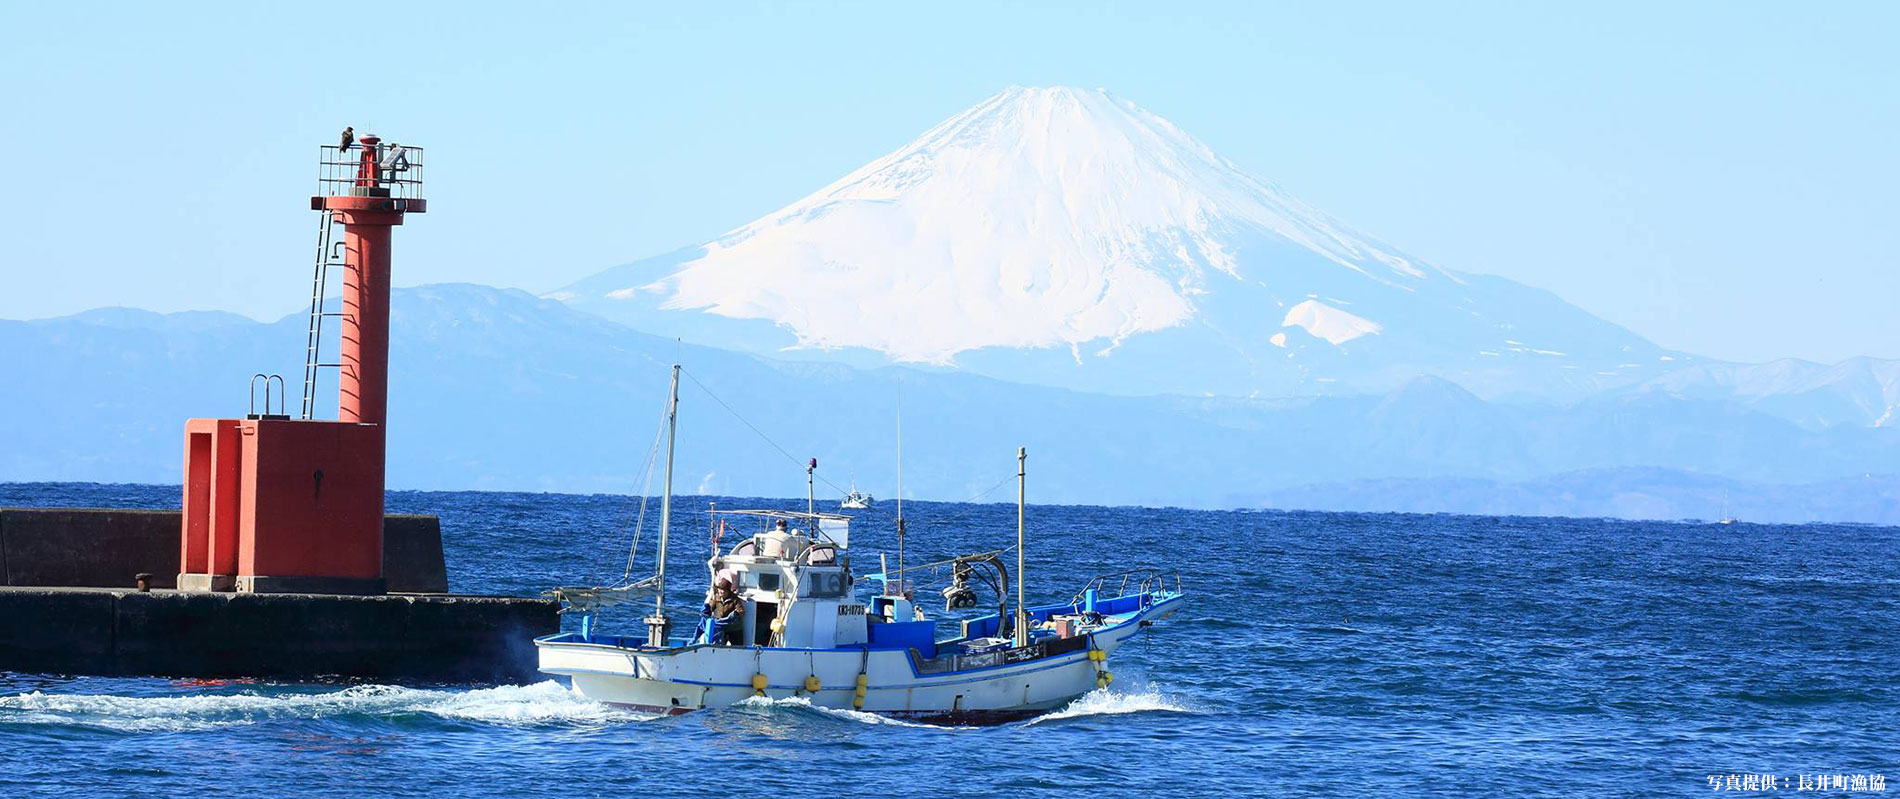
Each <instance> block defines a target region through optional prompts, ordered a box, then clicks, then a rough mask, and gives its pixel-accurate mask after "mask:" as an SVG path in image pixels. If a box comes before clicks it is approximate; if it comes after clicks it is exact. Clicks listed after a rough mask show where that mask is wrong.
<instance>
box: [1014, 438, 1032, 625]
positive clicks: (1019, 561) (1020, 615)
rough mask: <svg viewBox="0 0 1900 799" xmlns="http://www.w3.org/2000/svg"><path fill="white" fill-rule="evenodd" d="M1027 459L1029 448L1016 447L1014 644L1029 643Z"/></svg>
mask: <svg viewBox="0 0 1900 799" xmlns="http://www.w3.org/2000/svg"><path fill="white" fill-rule="evenodd" d="M1028 460H1029V448H1028V447H1017V448H1016V636H1015V638H1016V640H1015V645H1016V646H1028V645H1029V606H1028V605H1025V604H1023V583H1026V582H1028V580H1027V579H1025V578H1027V577H1028V572H1027V571H1026V570H1024V568H1023V501H1024V498H1025V492H1024V481H1025V477H1026V475H1027V474H1028V470H1027V469H1026V468H1024V467H1025V465H1026V464H1027V462H1028Z"/></svg>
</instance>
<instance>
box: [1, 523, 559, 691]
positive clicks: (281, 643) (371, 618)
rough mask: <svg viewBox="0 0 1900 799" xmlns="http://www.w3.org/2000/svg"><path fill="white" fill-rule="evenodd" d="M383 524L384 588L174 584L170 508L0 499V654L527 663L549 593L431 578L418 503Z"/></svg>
mask: <svg viewBox="0 0 1900 799" xmlns="http://www.w3.org/2000/svg"><path fill="white" fill-rule="evenodd" d="M383 534H384V549H383V557H384V574H385V575H386V577H387V579H388V584H389V587H390V591H391V593H389V594H386V595H381V596H343V595H334V594H289V593H284V594H253V593H232V592H204V591H175V590H170V586H172V585H173V584H174V582H175V580H176V578H177V572H178V563H179V512H178V511H149V510H123V509H68V508H0V575H3V576H4V577H5V586H4V587H0V670H4V671H21V672H47V673H61V674H103V675H158V676H172V677H270V678H283V679H297V678H330V677H340V678H363V679H378V680H410V681H432V682H436V681H440V682H531V681H535V680H538V679H541V676H540V675H539V674H538V672H536V670H535V652H534V644H533V638H534V637H535V636H538V635H546V634H549V633H553V632H556V631H558V630H559V629H560V617H559V615H558V611H559V607H558V605H557V604H556V603H555V602H553V601H552V600H548V599H541V598H529V597H500V596H473V595H458V594H448V593H445V592H446V591H447V589H448V577H447V569H446V565H445V562H444V559H443V554H442V537H441V526H440V522H439V521H438V520H437V519H436V517H434V516H421V515H392V516H389V517H387V519H385V522H384V527H383ZM140 574H147V575H150V577H149V579H148V580H147V585H148V587H150V588H151V589H152V590H150V591H139V590H137V589H136V588H134V585H135V582H136V578H137V576H138V575H140Z"/></svg>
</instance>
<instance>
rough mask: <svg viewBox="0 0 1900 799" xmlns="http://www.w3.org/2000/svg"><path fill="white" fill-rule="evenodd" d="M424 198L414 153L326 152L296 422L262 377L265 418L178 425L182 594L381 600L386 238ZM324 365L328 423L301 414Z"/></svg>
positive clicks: (395, 148) (383, 149) (369, 142)
mask: <svg viewBox="0 0 1900 799" xmlns="http://www.w3.org/2000/svg"><path fill="white" fill-rule="evenodd" d="M421 194H422V150H421V148H416V147H407V146H401V145H395V144H387V143H384V142H383V141H381V140H380V139H378V138H377V137H376V136H373V135H370V136H364V137H363V138H362V139H359V140H357V142H356V143H355V144H353V145H349V146H345V147H335V146H330V147H324V148H323V157H322V159H321V169H320V172H319V175H318V191H317V196H314V197H311V198H310V208H311V210H314V211H321V212H323V224H322V227H321V233H320V234H319V237H318V245H317V264H316V274H315V277H314V280H313V284H314V285H313V287H312V288H313V290H312V303H311V324H310V337H309V340H308V343H307V348H306V361H305V367H304V386H303V388H304V391H303V407H302V413H301V416H300V418H292V417H291V416H290V415H289V413H288V412H287V410H288V409H286V408H284V407H282V404H283V400H282V391H281V390H280V391H279V401H278V407H277V408H276V412H275V413H273V412H272V411H273V409H272V404H271V399H270V387H269V386H270V381H268V380H267V381H265V391H264V396H265V399H264V412H263V413H257V412H256V407H255V405H253V407H252V413H250V414H249V415H247V416H246V417H245V418H243V419H191V420H187V421H186V423H185V489H184V514H183V517H184V518H183V529H182V530H181V536H180V548H179V572H180V573H179V578H178V587H179V588H180V589H187V590H191V589H195V590H211V591H228V590H237V591H253V592H262V593H333V594H379V593H382V592H383V590H384V585H385V583H384V580H383V466H384V444H385V440H386V439H385V429H386V428H385V424H386V422H387V411H388V404H389V281H390V249H389V245H390V233H391V232H392V231H393V229H394V228H395V227H396V226H397V225H400V224H402V221H403V217H404V216H405V215H406V214H411V213H422V212H424V211H426V210H427V207H428V206H427V201H425V200H424V199H423V198H422V196H421ZM337 225H340V226H341V227H342V234H343V235H342V240H341V242H337V241H335V240H334V235H335V227H336V226H337ZM339 250H340V252H339ZM332 268H337V269H341V270H342V271H343V296H342V303H341V306H340V310H339V311H338V312H335V313H330V312H326V311H325V310H324V309H323V306H322V303H323V296H324V293H325V286H326V284H327V281H328V274H329V272H330V271H331V269H332ZM328 317H335V318H337V319H338V320H339V321H340V322H341V328H342V329H341V336H340V338H341V345H340V347H339V352H338V354H339V357H338V359H337V361H336V362H335V363H323V362H322V358H321V357H320V355H321V351H322V347H321V341H322V338H323V336H322V333H323V327H324V324H323V323H324V319H325V318H328ZM326 367H334V368H336V369H337V383H338V384H337V416H338V418H337V419H336V420H335V421H328V420H317V419H313V418H311V417H312V413H313V411H314V409H315V405H316V391H317V385H318V382H319V381H318V377H319V375H320V374H321V372H322V370H323V369H324V368H326Z"/></svg>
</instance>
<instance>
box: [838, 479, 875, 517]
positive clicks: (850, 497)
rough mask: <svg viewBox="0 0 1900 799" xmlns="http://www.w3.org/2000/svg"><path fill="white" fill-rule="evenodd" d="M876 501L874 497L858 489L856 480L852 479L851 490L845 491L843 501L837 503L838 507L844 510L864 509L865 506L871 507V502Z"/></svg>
mask: <svg viewBox="0 0 1900 799" xmlns="http://www.w3.org/2000/svg"><path fill="white" fill-rule="evenodd" d="M876 501H877V498H876V497H873V496H871V495H870V494H866V493H864V492H863V491H859V490H858V483H857V481H856V480H853V481H851V490H850V491H848V492H846V493H845V495H844V501H843V502H840V503H838V507H839V508H841V509H844V510H864V509H865V508H869V507H871V503H873V502H876Z"/></svg>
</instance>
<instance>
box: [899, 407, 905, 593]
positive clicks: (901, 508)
mask: <svg viewBox="0 0 1900 799" xmlns="http://www.w3.org/2000/svg"><path fill="white" fill-rule="evenodd" d="M897 593H898V594H899V595H902V594H903V593H904V387H903V386H902V385H899V386H898V387H897Z"/></svg>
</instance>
